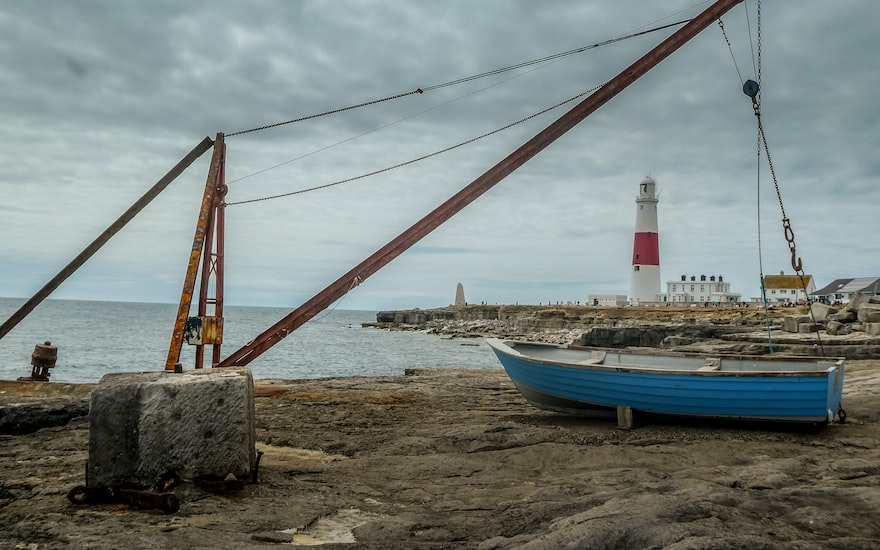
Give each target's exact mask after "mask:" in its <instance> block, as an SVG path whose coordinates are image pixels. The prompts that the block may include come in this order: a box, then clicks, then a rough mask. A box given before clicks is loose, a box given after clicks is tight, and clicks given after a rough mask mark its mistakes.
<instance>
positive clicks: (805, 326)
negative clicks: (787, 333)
mask: <svg viewBox="0 0 880 550" xmlns="http://www.w3.org/2000/svg"><path fill="white" fill-rule="evenodd" d="M818 330H819V325H817V324H815V323H800V324H799V325H798V330H797V331H798V332H799V333H803V334H805V333H810V332H816V331H818Z"/></svg>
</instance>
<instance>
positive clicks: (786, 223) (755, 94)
mask: <svg viewBox="0 0 880 550" xmlns="http://www.w3.org/2000/svg"><path fill="white" fill-rule="evenodd" d="M757 42H758V59H757V70H756V77H757V78H758V82H760V81H761V2H760V0H758V3H757ZM743 92H744V93H745V94H746V95H747V96H749V97H750V98H752V110H753V111H754V113H755V119H756V120H757V122H758V140H759V142H758V156H759V158H760V155H761V148H762V146H763V149H764V154H765V155H767V165H768V166H769V168H770V176H771V178H772V179H773V188H774V189H775V190H776V199H777V200H778V201H779V211H780V212H781V213H782V231H783V234H784V235H785V242H786V243H787V244H788V251H789V253H790V254H791V268H792V269H793V270H794V272H795V274H797V276H798V280H799V281H800V283H801V288H802V289H803V291H804V299H805V300H806V301H807V304H809V303H810V297H809V296H808V295H807V276H806V274H805V273H804V263H803V261H801V258H800V257H799V256H798V255H797V244H796V243H795V238H794V229H792V227H791V220H790V219H789V218H788V216H787V215H786V214H785V205H784V204H783V202H782V192H781V191H780V190H779V180H778V179H777V177H776V169H775V167H774V166H773V157H772V156H770V146H769V145H768V144H767V134H765V133H764V124H763V122H762V120H761V87H760V85H759V84H758V83H757V82H754V81H751V80H748V81H746V83H745V84H743ZM758 173H759V176H758V177H759V178H760V170H759V172H758ZM759 182H760V179H759ZM759 185H760V183H759ZM759 192H760V188H759ZM759 201H760V198H759ZM759 204H760V202H759ZM759 218H760V214H759ZM758 224H759V225H758V227H759V235H758V239H759V241H760V219H759V221H758ZM759 246H760V245H759ZM761 263H763V262H761ZM763 269H764V268H763V265H761V271H762V273H761V289H762V292H763V291H764V275H763ZM765 302H766V297H765ZM810 320H811V321H812V323H813V324H814V325H815V324H816V318H815V316H814V314H813V308H812V307H810ZM816 339H817V341H818V343H819V348H820V349H821V350H822V355H825V349H824V347H823V346H822V338H821V337H820V336H819V332H818V331H816ZM771 350H772V344H771ZM771 353H772V351H771Z"/></svg>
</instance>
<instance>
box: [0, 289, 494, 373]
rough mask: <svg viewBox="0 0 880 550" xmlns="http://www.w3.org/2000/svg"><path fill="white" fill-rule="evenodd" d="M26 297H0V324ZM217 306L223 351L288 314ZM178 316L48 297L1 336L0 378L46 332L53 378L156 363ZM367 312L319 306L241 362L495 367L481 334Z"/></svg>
mask: <svg viewBox="0 0 880 550" xmlns="http://www.w3.org/2000/svg"><path fill="white" fill-rule="evenodd" d="M24 301H25V300H24V299H17V298H16V299H12V298H0V322H2V321H5V320H6V319H8V318H9V316H10V315H12V313H14V312H15V311H16V310H17V309H18V308H19V307H20V306H21V304H23V303H24ZM224 309H225V311H224V335H223V348H222V350H223V353H222V356H223V357H226V356H228V355H229V354H231V353H232V352H234V351H236V350H238V349H239V348H240V347H241V346H243V345H244V344H246V343H247V342H248V341H250V340H252V339H253V338H254V337H256V336H257V335H259V334H260V333H261V332H263V331H264V330H266V329H267V328H269V327H270V326H272V325H273V324H275V323H276V322H278V321H279V320H280V319H282V318H283V317H284V316H285V315H287V314H288V313H290V310H288V309H280V308H266V307H236V306H226V308H224ZM176 314H177V305H174V304H139V303H122V302H87V301H68V300H46V301H44V302H43V303H42V304H40V305H39V306H38V307H37V308H36V309H35V310H34V311H33V312H31V314H30V315H28V316H27V317H26V318H25V319H24V320H23V321H22V322H20V323H19V324H18V325H17V326H16V327H15V328H14V329H13V330H12V331H11V332H10V333H9V334H7V335H6V336H4V337H3V338H2V339H0V379H2V380H14V379H16V378H18V377H20V376H30V374H31V365H30V361H31V353H32V352H33V351H34V345H36V344H41V343H43V342H45V341H47V340H48V341H51V342H52V345H55V346H58V362H57V366H56V367H55V368H54V369H52V371H51V380H52V381H53V382H98V381H99V380H100V379H101V377H102V376H104V375H105V374H108V373H111V372H143V371H160V370H162V369H164V368H165V358H166V356H167V355H168V345H169V342H170V339H171V331H172V328H173V323H174V318H175V316H176ZM375 320H376V313H375V312H372V311H350V310H333V311H330V312H324V313H321V314H319V315H318V316H317V317H316V318H314V319H312V320H311V321H309V322H308V323H306V324H305V325H303V326H302V327H300V328H299V329H297V330H296V331H295V332H293V333H292V334H291V335H289V336H288V337H287V338H285V339H284V340H282V341H281V342H279V343H278V344H276V345H275V346H274V347H273V348H271V349H270V350H269V351H267V352H266V353H264V354H263V355H261V356H260V357H259V358H257V359H255V360H254V361H253V362H251V363H250V364H249V365H248V367H249V368H250V369H251V370H252V372H253V374H254V377H255V378H258V379H265V378H282V379H297V378H324V377H331V376H385V375H401V374H403V371H404V369H406V368H414V367H415V368H426V367H431V368H467V369H498V368H501V365H500V363H498V361H497V359H496V358H495V355H494V354H493V353H492V351H491V350H490V349H489V347H488V346H487V345H486V343H485V341H483V340H482V339H467V340H456V339H451V340H450V339H442V338H440V337H438V336H436V335H430V334H424V333H420V332H389V331H384V330H378V329H374V328H363V327H361V323H365V322H373V321H375ZM206 348H209V346H206ZM194 352H195V346H189V345H186V344H184V346H183V352H182V354H181V362H182V363H183V366H184V368H185V369H191V368H193V364H194V363H193V362H194V357H195V353H194ZM206 362H207V363H210V361H206Z"/></svg>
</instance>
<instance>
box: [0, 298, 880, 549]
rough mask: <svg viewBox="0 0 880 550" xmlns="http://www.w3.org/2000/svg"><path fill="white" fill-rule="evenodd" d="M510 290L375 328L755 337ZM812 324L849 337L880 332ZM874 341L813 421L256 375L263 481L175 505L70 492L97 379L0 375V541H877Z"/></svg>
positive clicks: (758, 315) (707, 315) (731, 318)
mask: <svg viewBox="0 0 880 550" xmlns="http://www.w3.org/2000/svg"><path fill="white" fill-rule="evenodd" d="M472 307H473V308H477V307H478V308H481V309H470V308H472ZM504 307H508V306H504ZM514 307H515V308H516V309H515V310H505V311H502V310H501V308H500V307H498V308H497V309H495V310H494V311H495V313H492V310H491V309H486V306H463V308H456V309H455V310H454V311H445V312H439V314H438V315H437V317H436V318H435V317H433V316H434V315H435V312H434V311H433V310H432V311H431V313H428V312H427V311H420V310H414V312H413V313H412V315H417V316H419V317H417V318H418V319H423V322H420V323H404V322H396V321H395V320H394V319H396V318H397V317H392V321H388V323H389V324H388V325H384V326H382V325H380V324H376V325H375V326H381V328H387V329H395V330H426V331H431V332H434V333H436V334H438V337H446V336H452V335H455V336H456V337H459V336H478V337H479V336H488V335H492V336H502V337H523V338H526V339H541V338H544V339H547V340H548V341H574V340H579V341H586V339H587V338H593V337H594V336H595V337H596V338H599V339H602V338H604V340H601V341H603V342H605V343H608V340H609V339H611V340H612V342H611V343H613V344H616V345H630V344H632V342H633V341H636V343H637V345H644V344H655V345H658V346H665V347H670V348H676V349H683V348H691V349H695V348H696V347H698V346H722V347H723V346H728V347H734V346H744V347H743V348H740V349H751V350H753V352H756V353H759V351H755V350H757V349H758V348H750V347H749V348H747V347H745V346H758V345H759V344H756V343H755V342H752V341H750V340H748V338H753V337H755V338H758V337H765V336H766V333H765V332H764V331H765V330H766V329H765V328H764V326H763V322H764V319H763V312H757V311H756V310H754V309H749V308H742V309H740V310H737V309H733V308H731V309H730V310H725V311H722V310H721V309H720V308H719V310H717V311H705V312H704V311H702V310H703V308H691V309H683V310H680V311H678V310H672V309H669V310H662V311H657V310H660V309H661V308H655V309H656V310H655V311H636V309H635V308H620V309H607V310H603V311H599V310H601V309H602V308H598V309H597V308H592V309H589V308H588V309H577V308H572V309H569V308H565V307H560V308H545V309H536V308H535V306H532V307H529V306H514ZM487 312H488V313H487ZM398 313H399V312H395V313H394V315H395V316H397V315H398ZM803 313H804V312H802V311H797V310H794V311H775V312H774V314H773V315H774V317H773V319H772V323H773V325H774V326H775V327H776V328H774V332H775V333H776V334H775V337H776V338H777V342H778V344H777V345H779V346H782V345H786V344H785V343H783V342H784V340H785V339H786V338H787V339H790V344H788V345H791V346H801V347H803V348H804V349H805V350H808V351H809V350H811V349H812V348H811V346H812V344H811V343H810V342H811V341H814V340H806V339H808V338H813V339H815V334H814V333H813V332H812V331H810V332H808V333H801V332H800V325H801V324H803V322H802V320H801V321H798V323H797V325H798V332H797V333H794V332H786V331H784V330H783V329H782V325H783V324H784V323H786V322H788V323H791V322H790V321H785V319H787V318H789V317H790V316H793V315H802V314H803ZM493 314H494V315H496V317H497V318H495V319H492V318H486V317H487V316H491V315H493ZM407 315H409V314H407ZM831 315H834V314H833V313H832V314H831ZM444 316H445V317H444ZM429 317H431V318H430V319H429ZM856 317H858V316H856ZM415 318H416V317H405V316H402V317H401V319H415ZM811 322H812V318H811ZM853 322H856V321H852V322H851V323H853ZM432 323H433V324H432ZM371 325H372V324H371ZM817 328H818V327H817ZM611 329H614V330H611ZM820 330H822V331H823V332H822V333H821V337H822V338H823V339H825V340H826V342H827V343H826V345H829V344H828V343H830V342H831V341H833V340H834V339H835V338H845V339H846V340H845V341H846V342H847V343H846V344H841V347H843V346H846V347H847V349H848V350H849V351H850V352H853V350H856V349H857V348H858V347H859V346H862V351H865V350H868V351H870V347H865V346H873V345H876V344H874V343H865V342H869V341H870V339H871V338H872V336H871V335H870V334H868V333H867V332H864V331H859V330H851V331H850V333H849V334H846V335H834V334H831V335H828V334H827V329H825V328H822V329H820ZM602 331H609V332H607V334H605V333H603V332H602ZM689 331H690V332H689ZM590 334H592V335H594V336H587V335H590ZM707 335H710V336H711V337H709V336H707ZM552 339H557V340H552ZM615 339H616V340H615ZM633 339H637V340H633ZM676 339H677V340H676ZM690 339H695V340H697V341H696V342H692V341H689V340H690ZM740 339H741V340H740ZM860 340H861V341H862V343H857V342H858V341H860ZM841 341H844V340H841ZM860 353H861V352H860ZM878 357H880V355H874V357H873V358H871V359H853V360H849V361H848V362H847V367H846V368H847V370H846V380H845V383H844V389H843V396H844V401H843V405H844V407H845V408H846V411H847V422H845V423H843V424H830V425H827V426H797V425H775V424H755V423H741V422H722V421H714V422H712V421H694V420H688V419H682V418H672V417H660V416H651V415H639V414H637V415H636V419H635V426H634V429H631V430H622V429H620V428H618V427H617V424H616V423H615V422H614V421H610V420H602V419H589V418H580V417H571V416H566V415H561V414H556V413H552V412H547V411H542V410H538V409H535V408H533V407H531V406H530V405H528V403H527V402H526V401H525V400H524V399H523V398H522V396H521V395H520V394H519V392H518V391H517V390H516V389H515V388H514V386H513V384H512V383H511V382H510V380H509V379H508V378H507V376H506V375H505V374H504V373H503V371H500V370H498V371H470V370H451V369H420V368H417V367H418V365H413V368H410V369H407V371H406V373H405V375H403V376H388V377H347V378H328V379H317V380H271V381H260V382H258V383H257V385H256V396H257V397H256V405H255V406H256V425H257V450H258V451H260V452H262V453H263V455H262V460H261V462H260V466H259V470H258V472H257V476H256V482H255V483H253V482H247V483H243V484H242V485H241V486H240V487H237V488H236V489H235V490H231V491H227V492H222V493H220V494H217V493H216V492H211V491H208V490H206V489H204V488H203V487H199V486H194V485H191V484H189V483H183V484H181V485H179V486H175V487H174V488H173V491H174V493H175V495H176V497H177V498H178V499H179V503H180V505H179V510H177V511H176V512H174V513H170V514H165V513H163V512H162V511H161V510H155V509H138V508H136V507H134V506H132V505H131V504H124V503H115V504H114V503H107V504H92V505H83V504H75V503H73V502H71V501H70V500H69V499H68V493H69V492H70V491H71V489H72V488H74V487H76V486H78V485H82V484H83V483H84V478H85V472H84V465H85V463H86V461H87V459H88V444H89V420H88V411H89V399H90V395H91V392H92V389H93V386H90V385H72V384H56V383H39V382H18V381H16V382H12V381H9V382H4V381H0V459H2V461H3V468H0V547H3V548H22V549H34V550H41V549H55V548H90V549H93V550H111V549H113V550H115V549H117V548H150V549H153V548H193V549H209V548H210V549H213V548H274V547H277V546H278V545H279V544H286V545H291V544H293V545H300V546H305V545H320V546H321V547H322V548H328V549H343V548H345V549H354V548H356V549H430V550H438V549H471V548H473V549H482V550H507V549H542V548H664V549H673V550H696V549H707V548H708V549H711V548H718V549H721V548H724V549H727V548H774V549H775V548H780V549H782V548H785V549H787V548H799V549H805V550H812V549H816V550H819V549H821V550H825V549H835V548H836V549H856V550H858V549H866V550H867V549H873V548H877V547H878V546H880V526H878V523H877V521H876V518H877V517H878V516H880V490H878V487H880V359H878ZM182 421H188V420H187V419H183V420H182Z"/></svg>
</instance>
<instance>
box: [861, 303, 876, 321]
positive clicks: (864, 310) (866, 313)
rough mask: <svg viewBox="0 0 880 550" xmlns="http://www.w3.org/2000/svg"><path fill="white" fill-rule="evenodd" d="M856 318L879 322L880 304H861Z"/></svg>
mask: <svg viewBox="0 0 880 550" xmlns="http://www.w3.org/2000/svg"><path fill="white" fill-rule="evenodd" d="M858 319H859V321H861V322H862V323H880V304H875V303H870V302H869V303H865V304H862V306H861V307H860V308H859V314H858Z"/></svg>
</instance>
